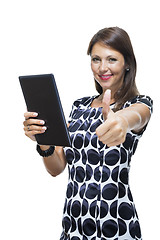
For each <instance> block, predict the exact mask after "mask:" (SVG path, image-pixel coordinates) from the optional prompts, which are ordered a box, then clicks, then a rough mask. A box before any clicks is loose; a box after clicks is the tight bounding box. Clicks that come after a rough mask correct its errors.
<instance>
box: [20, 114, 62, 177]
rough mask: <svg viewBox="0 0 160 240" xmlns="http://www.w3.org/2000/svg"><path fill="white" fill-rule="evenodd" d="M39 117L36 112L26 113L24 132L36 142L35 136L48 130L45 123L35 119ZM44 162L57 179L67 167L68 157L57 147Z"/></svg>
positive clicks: (43, 148)
mask: <svg viewBox="0 0 160 240" xmlns="http://www.w3.org/2000/svg"><path fill="white" fill-rule="evenodd" d="M37 116H38V114H37V113H34V112H26V113H25V114H24V117H25V121H24V123H23V125H24V132H25V135H26V136H27V137H29V138H30V139H31V140H33V141H36V139H35V134H42V133H44V132H45V131H46V130H47V128H46V127H45V126H44V124H45V122H44V121H43V120H39V119H35V117H37ZM49 147H50V146H43V145H41V146H40V148H41V149H42V150H44V151H45V150H47V149H49ZM43 161H44V164H45V167H46V169H47V171H48V172H49V173H50V174H51V175H52V176H54V177H55V176H57V175H58V174H60V173H61V172H62V171H63V170H64V169H65V166H66V157H65V154H64V151H63V147H55V150H54V153H53V154H52V155H51V156H49V157H44V158H43Z"/></svg>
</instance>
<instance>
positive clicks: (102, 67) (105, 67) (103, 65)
mask: <svg viewBox="0 0 160 240" xmlns="http://www.w3.org/2000/svg"><path fill="white" fill-rule="evenodd" d="M99 70H100V71H101V72H106V71H107V70H108V64H107V62H105V61H101V63H100V66H99Z"/></svg>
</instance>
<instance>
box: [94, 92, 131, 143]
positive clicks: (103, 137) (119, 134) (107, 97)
mask: <svg viewBox="0 0 160 240" xmlns="http://www.w3.org/2000/svg"><path fill="white" fill-rule="evenodd" d="M110 101H111V90H106V92H105V93H104V96H103V100H102V104H103V108H102V114H103V119H104V122H103V123H102V124H101V125H100V126H99V127H98V128H97V129H96V134H97V136H98V138H99V140H100V141H101V142H103V143H104V144H106V145H107V146H108V147H111V146H116V145H119V144H121V143H123V142H124V141H125V139H126V134H127V130H128V121H127V120H126V118H125V117H123V115H122V114H120V113H121V110H120V111H117V112H116V113H114V112H113V111H112V110H111V109H110Z"/></svg>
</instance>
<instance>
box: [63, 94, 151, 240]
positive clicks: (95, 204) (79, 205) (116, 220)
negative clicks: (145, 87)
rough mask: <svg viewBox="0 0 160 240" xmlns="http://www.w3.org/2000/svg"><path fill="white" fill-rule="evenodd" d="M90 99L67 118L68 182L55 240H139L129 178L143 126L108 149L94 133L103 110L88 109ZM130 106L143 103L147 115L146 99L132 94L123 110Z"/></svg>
mask: <svg viewBox="0 0 160 240" xmlns="http://www.w3.org/2000/svg"><path fill="white" fill-rule="evenodd" d="M94 98H95V97H85V98H82V99H79V100H77V101H75V102H74V104H73V107H72V112H71V115H70V121H69V122H70V126H69V132H70V135H71V140H72V147H71V148H68V147H66V148H64V150H65V154H66V158H67V162H68V169H69V181H68V186H67V192H66V201H65V207H64V216H63V222H62V225H63V232H62V235H61V238H60V240H130V239H139V240H140V239H142V237H141V231H140V225H139V220H138V216H137V213H136V209H135V205H134V202H133V198H132V194H131V191H130V188H129V184H128V174H129V169H130V161H131V157H132V155H133V154H134V153H135V150H136V147H137V143H138V141H139V138H140V137H141V136H142V134H143V132H144V130H145V128H144V129H143V131H142V132H141V133H140V134H139V135H138V134H134V133H133V132H131V131H130V132H128V133H127V136H126V141H125V142H124V143H123V144H121V145H119V146H115V147H110V148H108V147H107V146H106V145H104V144H103V143H102V142H100V141H99V140H98V138H97V135H96V133H95V130H96V128H97V127H98V126H99V125H100V124H101V123H102V122H103V116H102V108H92V107H91V103H92V101H93V100H94ZM134 103H143V104H145V105H147V106H148V108H149V109H150V111H151V112H152V100H151V99H150V98H149V97H146V96H137V97H136V98H134V99H133V100H131V101H128V102H126V104H125V105H124V108H126V107H128V106H130V105H131V104H134ZM113 107H114V105H111V108H113Z"/></svg>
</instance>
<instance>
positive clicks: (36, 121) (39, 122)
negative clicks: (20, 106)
mask: <svg viewBox="0 0 160 240" xmlns="http://www.w3.org/2000/svg"><path fill="white" fill-rule="evenodd" d="M44 124H45V121H43V120H39V119H33V118H30V119H28V120H25V121H24V122H23V125H24V126H28V125H44Z"/></svg>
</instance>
